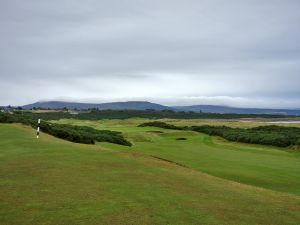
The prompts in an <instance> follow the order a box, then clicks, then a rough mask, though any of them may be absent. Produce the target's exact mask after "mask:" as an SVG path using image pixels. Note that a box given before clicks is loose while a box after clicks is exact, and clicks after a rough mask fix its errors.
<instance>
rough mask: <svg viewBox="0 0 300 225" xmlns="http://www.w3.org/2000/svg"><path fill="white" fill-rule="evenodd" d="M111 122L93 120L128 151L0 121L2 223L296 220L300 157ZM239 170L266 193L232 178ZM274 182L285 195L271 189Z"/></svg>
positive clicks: (60, 224)
mask: <svg viewBox="0 0 300 225" xmlns="http://www.w3.org/2000/svg"><path fill="white" fill-rule="evenodd" d="M64 122H66V121H64ZM73 122H74V121H73ZM115 122H116V121H107V122H106V124H104V122H103V121H102V123H96V124H94V126H96V127H97V128H98V127H99V128H100V127H101V128H103V127H105V126H107V127H110V128H111V130H119V131H120V130H123V131H127V132H126V133H125V134H126V135H127V136H128V137H129V138H130V139H131V140H132V141H133V142H134V144H135V145H134V147H132V148H130V147H124V146H118V145H114V144H109V143H97V145H94V146H91V145H83V144H75V143H71V142H67V141H64V140H60V139H57V138H54V137H51V136H48V135H46V134H41V138H40V139H39V140H37V139H36V138H35V131H34V130H33V129H32V128H29V127H26V126H22V125H18V124H0V224H1V225H2V224H4V225H19V224H20V225H21V224H22V225H27V224H28V225H35V224H37V225H40V224H49V225H63V224H66V225H70V224H72V225H77V224H78V225H80V224H84V225H94V224H95V225H96V224H97V225H99V224H112V225H113V224H139V225H140V224H141V225H143V224H163V225H165V224H172V225H173V224H175V225H176V224H182V225H186V224H216V225H220V224H241V225H242V224H245V225H246V224H247V225H248V224H250V225H251V224H278V225H282V224H284V225H286V224H299V221H300V197H299V196H297V195H295V194H297V193H298V192H297V187H296V186H297V185H298V184H299V183H297V182H298V181H297V180H299V176H298V175H297V173H296V172H297V171H298V173H299V161H300V159H299V155H298V153H295V152H288V151H282V150H277V149H273V148H265V147H264V148H262V147H261V146H249V145H240V144H233V143H228V142H223V141H222V140H219V139H214V138H213V139H212V138H209V137H207V136H205V135H200V134H196V133H193V132H179V131H166V130H162V129H153V128H136V127H135V126H134V124H135V123H136V122H135V121H123V123H122V122H121V123H119V122H116V123H115ZM85 123H86V122H85ZM126 123H127V125H126ZM149 131H150V132H149ZM153 131H155V132H153ZM157 131H161V132H164V133H159V132H157ZM176 137H186V138H187V140H186V141H176V140H174V138H176ZM221 147H222V148H221ZM220 154H221V155H220ZM150 155H153V156H158V157H163V158H165V159H168V160H173V161H174V162H178V163H181V164H183V165H184V166H187V167H184V166H180V165H176V164H174V163H170V162H167V161H164V160H160V159H157V158H154V157H152V156H150ZM243 157H245V159H243V160H242V161H240V162H236V160H237V161H238V160H241V158H243ZM252 157H253V158H252ZM267 159H268V160H267ZM255 161H256V162H257V163H256V165H257V166H256V167H255V163H254V162H255ZM243 164H245V169H243V170H242V171H240V172H238V173H236V171H235V170H236V168H242V167H243ZM291 164H295V165H294V166H293V165H291ZM275 166H281V167H282V171H283V172H282V174H277V175H278V176H277V177H278V179H277V180H274V179H275V178H276V176H275V178H274V177H273V174H272V173H271V172H270V171H269V170H272V169H273V168H274V167H275ZM222 170H223V171H224V172H223V173H224V174H222ZM278 170H279V168H278ZM201 171H204V172H207V173H211V174H213V173H216V174H215V175H217V176H219V177H221V178H218V177H215V176H211V175H208V174H206V173H203V172H201ZM230 171H231V172H230ZM255 171H256V172H255ZM259 171H260V173H259ZM268 171H269V172H268ZM295 171H296V172H295ZM277 173H278V171H277ZM228 174H229V175H228ZM230 174H231V175H230ZM232 174H235V175H234V176H233V175H232ZM243 174H248V175H249V174H252V177H248V178H247V179H248V180H249V181H251V182H248V183H253V182H254V180H262V179H260V178H263V177H265V178H266V179H267V180H266V182H265V183H268V185H265V186H269V187H270V189H266V188H267V187H266V188H259V187H256V186H264V185H261V184H260V182H258V184H254V185H246V184H242V183H247V182H242V183H239V182H234V181H231V180H234V177H235V176H236V177H240V176H242V175H243ZM227 176H228V179H231V180H228V179H224V178H226V177H227ZM284 177H287V178H285V179H288V180H284V179H283V178H284ZM285 182H286V183H285ZM277 183H280V184H282V185H283V186H284V185H286V186H287V189H288V190H286V192H290V193H284V192H279V191H273V190H271V189H274V190H276V188H274V185H275V184H276V185H277ZM281 188H282V187H281ZM298 189H299V186H298Z"/></svg>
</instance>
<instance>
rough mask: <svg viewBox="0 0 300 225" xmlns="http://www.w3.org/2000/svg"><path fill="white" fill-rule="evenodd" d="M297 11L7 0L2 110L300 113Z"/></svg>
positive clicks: (279, 4) (216, 2) (259, 5)
mask: <svg viewBox="0 0 300 225" xmlns="http://www.w3.org/2000/svg"><path fill="white" fill-rule="evenodd" d="M299 11H300V2H299V1H296V0H287V1H280V0H272V1H263V2H262V1H258V0H247V1H238V0H230V1H222V0H210V1H208V0H205V1H204V0H201V1H196V0H188V1H176V0H175V1H171V0H164V1H158V0H155V1H146V0H143V1H141V0H129V1H115V0H113V1H104V0H102V1H93V0H89V1H84V2H83V1H79V0H72V1H70V0H54V1H40V0H28V1H21V0H11V1H1V2H0V34H1V36H0V40H1V42H0V48H1V51H0V79H1V83H0V94H1V98H0V104H24V103H27V102H30V101H36V100H39V99H54V98H62V96H65V98H68V97H70V98H73V99H89V98H90V99H94V100H95V101H104V100H107V101H110V100H116V99H124V100H127V99H128V100H130V99H152V100H154V101H157V102H159V101H163V102H166V103H168V102H169V103H170V104H171V103H172V101H173V100H171V99H177V100H176V102H178V103H181V104H184V102H187V100H186V99H193V102H194V103H197V102H195V101H199V102H198V104H201V103H202V102H205V101H206V100H205V99H207V100H208V101H209V102H213V101H215V102H216V103H218V104H219V102H220V101H223V102H224V104H233V105H240V104H241V102H246V103H247V102H248V103H249V105H253V104H254V102H257V106H264V105H266V106H269V107H270V106H272V105H274V106H283V107H300V106H299V105H297V104H299V98H300V91H299V88H298V84H299V83H300V75H299V72H300V68H299V63H300V42H299V40H300V31H298V30H299V29H298V26H299V23H300V14H299ZM37 86H38V88H37ZM8 90H9V91H8ZM12 90H14V92H13V93H12V92H11V91H12ZM34 90H36V91H39V94H38V95H37V94H36V91H34ZM218 96H219V97H218ZM220 96H225V97H220ZM226 96H227V97H226ZM270 99H278V101H277V103H276V100H270ZM188 101H190V100H188ZM250 102H251V104H250ZM270 103H271V104H270ZM246 105H247V104H245V106H246Z"/></svg>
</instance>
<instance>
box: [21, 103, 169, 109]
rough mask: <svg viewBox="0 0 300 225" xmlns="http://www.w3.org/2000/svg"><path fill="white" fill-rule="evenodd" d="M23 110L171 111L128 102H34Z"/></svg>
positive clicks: (157, 106) (153, 104)
mask: <svg viewBox="0 0 300 225" xmlns="http://www.w3.org/2000/svg"><path fill="white" fill-rule="evenodd" d="M22 107H23V108H24V109H32V108H34V107H35V108H45V109H48V108H49V109H63V108H67V109H91V108H97V109H100V110H104V109H134V110H147V109H152V110H171V109H172V108H170V107H168V106H163V105H160V104H155V103H151V102H147V101H129V102H111V103H100V104H96V103H76V102H61V101H46V102H36V103H33V104H29V105H24V106H22Z"/></svg>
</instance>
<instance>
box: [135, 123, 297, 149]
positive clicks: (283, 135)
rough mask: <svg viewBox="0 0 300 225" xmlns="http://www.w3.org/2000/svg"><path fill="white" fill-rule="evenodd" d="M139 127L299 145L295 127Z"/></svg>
mask: <svg viewBox="0 0 300 225" xmlns="http://www.w3.org/2000/svg"><path fill="white" fill-rule="evenodd" d="M139 126H141V127H143V126H154V127H160V128H166V129H175V130H183V129H184V130H192V131H196V132H201V133H205V134H208V135H212V136H220V137H223V138H225V139H226V140H229V141H236V142H244V143H250V144H262V145H273V146H278V147H287V146H290V145H300V128H296V127H281V126H275V125H272V126H260V127H254V128H249V129H242V128H232V127H226V126H209V125H203V126H191V127H178V126H174V125H171V124H167V123H164V122H158V121H154V122H150V123H143V124H141V125H139Z"/></svg>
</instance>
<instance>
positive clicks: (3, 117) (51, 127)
mask: <svg viewBox="0 0 300 225" xmlns="http://www.w3.org/2000/svg"><path fill="white" fill-rule="evenodd" d="M13 122H17V123H22V124H25V125H30V126H32V127H34V128H36V127H37V120H34V119H32V118H26V117H25V118H24V117H22V116H19V115H18V116H16V115H10V114H0V123H13ZM40 129H41V131H43V132H45V133H47V134H50V135H53V136H55V137H58V138H61V139H65V140H68V141H72V142H76V143H84V144H94V143H95V142H96V141H98V142H104V141H105V142H110V143H114V144H120V145H126V146H131V143H130V142H129V141H127V140H126V139H125V138H124V137H123V136H122V134H121V133H120V132H116V131H109V130H96V129H94V128H91V127H86V126H73V125H63V124H54V123H49V122H46V121H41V124H40Z"/></svg>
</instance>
